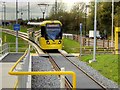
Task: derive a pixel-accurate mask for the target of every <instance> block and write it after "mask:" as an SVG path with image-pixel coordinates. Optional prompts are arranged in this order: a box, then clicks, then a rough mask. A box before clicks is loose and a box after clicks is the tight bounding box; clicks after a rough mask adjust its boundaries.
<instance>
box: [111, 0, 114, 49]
mask: <svg viewBox="0 0 120 90" xmlns="http://www.w3.org/2000/svg"><path fill="white" fill-rule="evenodd" d="M113 29H114V0H112V28H111V47H113Z"/></svg>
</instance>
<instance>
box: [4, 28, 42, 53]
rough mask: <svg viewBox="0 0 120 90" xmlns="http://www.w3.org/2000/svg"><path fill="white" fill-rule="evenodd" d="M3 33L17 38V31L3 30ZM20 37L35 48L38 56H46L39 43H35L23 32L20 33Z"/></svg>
mask: <svg viewBox="0 0 120 90" xmlns="http://www.w3.org/2000/svg"><path fill="white" fill-rule="evenodd" d="M2 31H3V32H5V33H8V34H11V35H14V36H16V33H15V31H12V30H9V29H3V30H2ZM18 37H20V38H22V39H23V40H25V41H27V42H28V43H30V44H31V45H32V46H33V47H34V49H35V50H36V52H37V53H38V54H41V53H42V54H44V53H43V51H42V50H41V49H40V46H39V45H38V44H37V43H35V42H33V41H32V40H30V39H29V38H28V36H27V35H26V34H24V33H22V32H18Z"/></svg>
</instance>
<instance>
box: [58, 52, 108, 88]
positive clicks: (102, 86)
mask: <svg viewBox="0 0 120 90" xmlns="http://www.w3.org/2000/svg"><path fill="white" fill-rule="evenodd" d="M60 54H61V55H62V56H63V57H64V58H66V60H68V61H69V62H70V63H72V64H73V65H74V66H75V67H76V68H78V69H79V70H80V71H82V72H83V73H84V74H86V75H87V76H88V77H89V78H90V79H92V80H93V81H94V82H95V83H97V84H98V85H99V86H100V87H101V88H102V89H104V90H107V87H105V86H104V85H102V84H100V83H99V82H98V81H97V80H95V79H94V78H93V77H92V76H90V75H89V74H88V73H87V72H86V71H85V70H83V69H82V68H80V67H78V66H77V65H76V64H75V63H73V62H72V61H71V60H70V59H68V58H67V57H66V56H65V55H64V54H62V53H61V52H60Z"/></svg>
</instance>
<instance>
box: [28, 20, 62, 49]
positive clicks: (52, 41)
mask: <svg viewBox="0 0 120 90" xmlns="http://www.w3.org/2000/svg"><path fill="white" fill-rule="evenodd" d="M28 24H31V25H40V28H41V36H40V37H39V43H40V47H41V49H43V50H53V49H62V43H63V40H62V23H61V22H60V21H58V20H54V21H50V20H47V21H43V22H40V23H32V22H31V23H30V22H29V23H28Z"/></svg>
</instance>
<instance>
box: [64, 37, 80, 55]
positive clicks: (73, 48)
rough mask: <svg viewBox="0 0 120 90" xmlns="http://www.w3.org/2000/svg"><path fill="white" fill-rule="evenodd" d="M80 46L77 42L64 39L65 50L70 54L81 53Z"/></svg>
mask: <svg viewBox="0 0 120 90" xmlns="http://www.w3.org/2000/svg"><path fill="white" fill-rule="evenodd" d="M79 47H80V44H79V43H78V42H77V41H74V40H71V39H67V38H64V40H63V49H64V50H65V51H67V52H68V53H77V52H79V51H80V50H79Z"/></svg>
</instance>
